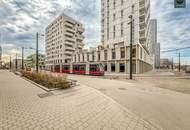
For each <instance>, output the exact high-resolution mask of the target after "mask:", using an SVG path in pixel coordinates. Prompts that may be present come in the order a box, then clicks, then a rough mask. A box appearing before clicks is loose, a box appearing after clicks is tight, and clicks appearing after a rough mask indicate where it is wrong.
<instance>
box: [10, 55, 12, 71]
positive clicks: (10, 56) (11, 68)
mask: <svg viewBox="0 0 190 130" xmlns="http://www.w3.org/2000/svg"><path fill="white" fill-rule="evenodd" d="M11 69H12V62H11V56H10V71H11Z"/></svg>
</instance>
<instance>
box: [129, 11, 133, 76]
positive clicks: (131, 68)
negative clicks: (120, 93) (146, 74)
mask: <svg viewBox="0 0 190 130" xmlns="http://www.w3.org/2000/svg"><path fill="white" fill-rule="evenodd" d="M129 18H130V20H131V21H130V22H129V24H130V74H129V79H133V59H132V58H133V57H132V49H133V46H132V43H133V16H132V15H130V16H129Z"/></svg>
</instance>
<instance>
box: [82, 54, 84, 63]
mask: <svg viewBox="0 0 190 130" xmlns="http://www.w3.org/2000/svg"><path fill="white" fill-rule="evenodd" d="M82 61H83V62H84V54H82Z"/></svg>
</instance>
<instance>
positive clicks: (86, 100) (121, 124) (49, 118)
mask: <svg viewBox="0 0 190 130" xmlns="http://www.w3.org/2000/svg"><path fill="white" fill-rule="evenodd" d="M44 93H47V92H46V91H44V90H42V89H40V88H38V87H37V86H35V85H33V84H31V83H30V82H28V81H26V80H24V79H22V78H20V77H19V76H16V75H14V74H13V73H10V72H8V71H0V130H24V129H26V130H28V129H30V130H33V129H35V130H37V129H39V130H42V129H44V130H46V129H50V130H54V129H60V130H64V129H65V130H104V129H105V130H112V129H113V130H114V129H115V130H159V129H161V128H159V127H158V126H155V125H153V123H150V122H149V121H146V120H143V119H142V118H141V117H139V116H137V115H135V114H133V113H132V112H131V111H129V110H128V109H126V108H125V107H123V106H121V105H120V104H118V103H117V102H115V101H114V100H112V99H111V98H109V97H107V96H105V95H104V94H102V93H101V92H99V91H97V90H95V89H94V88H90V87H87V86H84V85H80V86H76V87H74V88H71V89H67V90H62V91H54V92H53V94H52V95H49V96H47V97H42V98H40V97H39V96H38V94H44Z"/></svg>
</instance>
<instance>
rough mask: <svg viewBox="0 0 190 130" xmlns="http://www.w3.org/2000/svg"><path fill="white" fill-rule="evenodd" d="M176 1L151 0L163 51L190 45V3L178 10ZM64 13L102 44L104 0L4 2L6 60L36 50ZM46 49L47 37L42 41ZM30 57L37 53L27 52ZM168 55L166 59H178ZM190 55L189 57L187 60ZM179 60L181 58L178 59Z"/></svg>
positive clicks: (0, 15) (0, 25) (1, 21)
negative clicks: (47, 31) (52, 23)
mask: <svg viewBox="0 0 190 130" xmlns="http://www.w3.org/2000/svg"><path fill="white" fill-rule="evenodd" d="M173 3H174V0H162V1H160V0H151V18H156V19H157V20H158V41H159V42H160V43H161V50H168V49H175V48H181V47H187V46H190V24H189V23H190V3H189V1H188V0H187V8H185V9H175V8H174V4H173ZM62 12H64V13H66V14H68V15H70V16H72V17H74V18H75V19H77V20H79V21H80V22H81V23H83V24H84V27H85V29H86V31H85V37H86V39H85V43H86V45H87V46H96V45H97V42H99V41H100V0H85V1H84V0H0V34H1V35H0V44H1V46H2V47H3V57H4V59H6V58H8V57H9V55H12V56H14V55H15V53H19V54H20V53H21V49H20V48H21V47H22V46H24V47H25V48H29V47H33V48H35V33H36V32H37V31H38V32H40V33H42V34H44V30H45V27H46V26H47V25H48V24H49V23H50V22H51V21H52V20H53V19H54V18H55V17H57V16H58V15H60V14H61V13H62ZM40 50H44V38H43V37H41V38H40ZM26 52H27V54H26V55H29V54H31V53H34V50H30V49H27V50H26ZM175 53H177V52H172V53H167V54H166V53H164V54H162V57H168V58H171V57H176V56H177V55H176V54H175ZM181 53H182V56H185V57H184V58H182V61H183V62H184V63H189V64H190V49H189V50H184V51H181ZM187 56H189V57H187ZM174 59H175V60H176V61H177V58H174Z"/></svg>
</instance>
